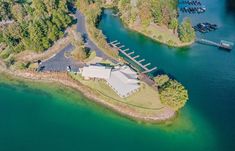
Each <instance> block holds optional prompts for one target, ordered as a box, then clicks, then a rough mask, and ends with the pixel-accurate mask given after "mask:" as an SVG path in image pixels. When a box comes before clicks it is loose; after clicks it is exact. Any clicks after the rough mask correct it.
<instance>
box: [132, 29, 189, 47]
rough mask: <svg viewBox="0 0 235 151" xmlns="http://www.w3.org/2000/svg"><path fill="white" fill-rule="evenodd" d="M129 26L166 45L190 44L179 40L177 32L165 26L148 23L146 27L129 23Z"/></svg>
mask: <svg viewBox="0 0 235 151" xmlns="http://www.w3.org/2000/svg"><path fill="white" fill-rule="evenodd" d="M130 28H131V29H134V30H136V31H138V32H140V33H142V34H144V35H146V36H148V37H151V38H152V39H155V40H157V41H159V42H161V43H165V44H168V45H173V46H184V45H189V44H190V43H183V42H181V41H180V39H179V38H178V36H177V34H174V33H173V31H172V30H170V29H168V28H167V27H166V26H158V25H149V26H148V27H147V28H146V27H143V26H141V25H139V26H136V25H131V26H130Z"/></svg>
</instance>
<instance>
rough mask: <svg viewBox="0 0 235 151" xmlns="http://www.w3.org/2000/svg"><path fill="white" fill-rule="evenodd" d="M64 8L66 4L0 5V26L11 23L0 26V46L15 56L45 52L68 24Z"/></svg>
mask: <svg viewBox="0 0 235 151" xmlns="http://www.w3.org/2000/svg"><path fill="white" fill-rule="evenodd" d="M68 5H69V0H59V1H58V0H45V1H42V0H32V1H31V2H27V1H13V0H5V1H4V2H3V1H0V14H1V15H0V22H1V21H3V20H4V21H5V20H13V21H14V22H13V23H11V24H6V25H3V26H0V42H2V43H5V44H6V45H7V46H8V47H10V48H11V49H12V50H13V51H15V52H19V51H22V50H25V49H28V50H33V51H43V50H45V49H48V48H49V47H50V46H51V45H52V44H53V42H54V41H55V40H57V39H58V38H60V37H61V36H63V31H64V30H65V29H66V28H67V27H68V26H69V24H70V23H71V22H72V17H71V16H70V15H69V10H68ZM16 29H17V31H16Z"/></svg>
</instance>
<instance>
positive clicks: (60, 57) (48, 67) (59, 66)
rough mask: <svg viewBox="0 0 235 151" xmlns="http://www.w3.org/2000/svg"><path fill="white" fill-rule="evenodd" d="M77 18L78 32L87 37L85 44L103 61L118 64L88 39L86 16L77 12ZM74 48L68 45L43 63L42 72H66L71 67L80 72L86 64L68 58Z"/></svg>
mask: <svg viewBox="0 0 235 151" xmlns="http://www.w3.org/2000/svg"><path fill="white" fill-rule="evenodd" d="M76 18H77V32H80V33H81V34H82V35H86V37H87V39H86V40H87V43H86V44H85V46H86V47H88V48H90V49H91V50H92V51H96V55H97V56H98V57H101V58H103V59H109V60H110V61H112V62H114V63H117V61H115V60H113V59H112V58H111V57H109V56H107V55H106V54H105V53H104V52H103V51H102V50H100V49H99V48H98V47H97V46H96V44H95V43H94V42H93V41H91V39H90V38H89V37H88V34H87V29H86V26H85V16H84V15H83V14H82V13H81V12H80V11H79V10H77V12H76ZM73 49H74V48H73V46H72V45H71V44H69V45H67V46H66V47H65V48H63V49H61V51H60V52H59V53H57V54H56V55H55V56H53V57H52V58H50V59H48V60H46V61H43V62H42V63H41V65H40V66H39V67H40V68H41V69H42V70H41V71H66V70H67V66H70V67H71V69H72V71H78V70H79V68H81V67H83V66H84V64H83V63H81V62H78V61H74V60H73V59H71V58H66V57H65V55H64V54H65V53H66V52H71V51H72V50H73Z"/></svg>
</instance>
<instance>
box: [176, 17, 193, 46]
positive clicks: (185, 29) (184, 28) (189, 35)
mask: <svg viewBox="0 0 235 151" xmlns="http://www.w3.org/2000/svg"><path fill="white" fill-rule="evenodd" d="M179 37H180V40H181V41H182V42H190V41H193V40H194V39H195V31H194V29H193V28H192V24H191V22H190V20H189V18H186V19H185V20H184V21H183V23H182V24H181V25H180V27H179Z"/></svg>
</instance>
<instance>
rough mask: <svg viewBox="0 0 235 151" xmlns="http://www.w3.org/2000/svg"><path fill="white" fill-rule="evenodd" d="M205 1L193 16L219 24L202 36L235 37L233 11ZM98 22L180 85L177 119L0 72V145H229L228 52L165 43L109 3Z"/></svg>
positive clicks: (232, 68) (168, 150) (232, 71)
mask: <svg viewBox="0 0 235 151" xmlns="http://www.w3.org/2000/svg"><path fill="white" fill-rule="evenodd" d="M205 3H207V4H206V5H207V6H208V12H207V13H206V14H204V15H202V16H196V17H195V20H200V19H206V20H207V21H211V22H215V23H218V24H219V25H220V29H219V30H218V31H216V32H213V33H210V34H207V35H204V36H205V37H207V38H209V39H211V40H216V41H217V40H218V41H219V40H220V39H225V40H230V41H235V32H234V31H235V17H234V15H233V12H231V11H228V9H226V3H225V1H223V0H222V1H219V0H214V1H212V0H210V1H207V2H205ZM218 4H220V5H218ZM99 28H100V29H102V30H103V32H104V33H105V34H106V35H107V36H108V37H109V38H110V39H111V40H114V39H118V40H119V41H121V42H122V43H123V44H125V45H126V46H127V47H129V48H131V49H133V50H135V51H136V53H138V54H140V55H141V56H142V57H143V58H145V59H146V60H148V61H149V62H151V63H152V64H153V65H156V66H158V67H159V68H160V69H161V71H164V72H166V73H169V74H171V75H172V76H173V77H175V78H176V79H177V80H179V81H180V82H182V83H183V84H184V85H185V86H186V87H187V89H188V90H189V95H190V100H189V101H188V103H187V105H186V107H185V108H184V109H183V110H182V111H181V112H180V113H179V115H178V117H177V119H176V120H174V121H172V122H167V123H165V124H160V125H151V124H142V123H138V122H134V121H131V120H128V119H126V118H123V117H120V116H119V115H116V114H115V113H112V112H111V111H109V110H107V109H105V108H103V107H100V106H99V105H96V104H94V103H91V101H89V100H87V99H86V98H84V97H83V96H82V95H81V94H79V93H78V92H75V91H73V90H70V89H68V90H67V89H65V88H63V87H61V86H58V85H55V86H54V85H51V84H49V85H47V84H38V83H29V82H22V81H21V82H20V81H12V80H11V81H7V80H6V79H4V78H3V77H2V76H0V77H1V78H0V151H19V150H23V151H32V150H33V151H47V150H48V151H49V150H50V151H51V150H57V151H65V150H69V151H73V150H74V151H75V150H76V151H77V150H86V151H87V150H118V151H120V150H128V151H130V150H136V151H143V150H157V151H172V150H190V151H204V150H213V151H222V150H225V151H231V150H234V148H235V144H234V138H235V132H234V129H233V128H234V127H235V118H234V111H235V93H234V92H235V52H234V51H231V52H226V51H223V50H219V49H217V48H214V47H210V46H202V45H198V44H195V45H193V46H192V47H190V48H185V49H173V48H168V47H167V46H164V45H160V44H158V43H156V42H154V41H152V40H150V39H148V38H146V37H144V36H142V35H140V34H137V33H134V32H131V31H128V30H127V29H125V28H124V27H123V26H122V24H121V22H120V20H119V19H118V18H116V17H113V16H112V15H111V11H110V10H107V11H105V14H104V15H103V17H102V20H101V23H100V26H99ZM198 36H203V35H198ZM204 36H203V37H204ZM143 101H144V100H143Z"/></svg>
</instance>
